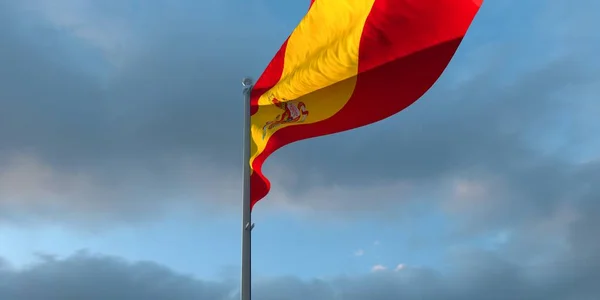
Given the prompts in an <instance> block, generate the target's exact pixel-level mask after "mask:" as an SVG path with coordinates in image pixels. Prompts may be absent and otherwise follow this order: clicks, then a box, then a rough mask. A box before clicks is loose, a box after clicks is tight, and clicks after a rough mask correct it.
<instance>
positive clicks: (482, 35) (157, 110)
mask: <svg viewBox="0 0 600 300" xmlns="http://www.w3.org/2000/svg"><path fill="white" fill-rule="evenodd" d="M307 7H308V1H303V0H297V1H274V0H263V1H259V0H256V1H239V0H221V1H208V0H207V1H189V0H170V1H159V0H156V1H147V2H142V1H135V0H120V1H117V0H108V1H99V0H23V1H19V2H14V3H13V2H10V3H9V2H7V1H4V2H0V39H1V40H3V42H2V43H1V44H2V45H3V46H2V47H0V65H2V66H3V67H2V69H0V79H1V80H0V141H1V142H0V278H10V280H12V281H10V282H11V284H10V285H7V286H6V287H4V288H3V287H2V285H0V296H2V295H5V297H7V298H4V297H0V298H3V299H7V300H12V299H13V298H10V297H12V296H14V295H17V296H14V297H17V298H15V299H19V300H37V299H47V300H54V299H67V298H65V297H67V296H65V295H67V294H68V293H70V294H68V295H79V296H77V297H80V298H79V299H83V298H85V299H93V298H91V297H92V296H90V295H88V294H85V292H81V291H75V288H73V289H74V290H70V289H71V288H72V287H73V286H83V284H84V283H83V281H81V282H80V281H77V280H78V279H77V278H73V276H66V275H65V276H64V278H63V277H60V276H59V275H53V277H52V280H50V279H49V277H48V278H46V277H44V276H48V275H44V274H49V273H48V272H49V271H48V270H53V272H58V273H53V274H80V276H79V277H81V278H94V280H93V281H91V282H87V281H86V282H85V284H89V286H91V287H93V288H92V289H91V290H96V291H99V290H100V289H106V290H111V289H112V290H121V288H119V287H118V286H119V284H120V283H115V282H103V281H102V278H105V277H106V278H123V279H122V280H121V283H122V282H129V281H128V280H130V279H131V278H134V279H131V282H133V283H131V285H130V286H128V287H127V288H125V289H127V290H128V291H130V292H131V293H132V294H130V295H129V296H127V295H125V294H123V295H121V294H114V295H108V296H107V295H104V296H102V293H101V292H96V293H95V294H94V296H96V297H99V299H107V298H106V297H109V298H111V299H115V300H119V299H155V298H156V299H167V298H168V299H176V300H177V299H219V300H221V299H231V298H228V297H233V296H232V295H234V294H235V289H236V284H237V277H238V276H239V275H238V273H239V263H240V230H239V227H240V204H241V198H240V196H241V190H240V188H241V180H240V179H241V178H240V169H241V168H240V166H241V159H240V154H241V153H240V151H239V149H240V143H241V139H240V137H241V133H240V128H241V118H239V116H240V115H241V113H242V103H241V101H242V98H241V94H240V93H241V90H240V86H239V80H240V79H241V78H242V77H243V76H246V75H251V76H254V77H258V76H259V75H260V72H261V71H262V69H263V68H264V67H265V66H266V64H267V63H268V61H269V60H270V58H271V57H272V56H273V54H274V53H275V51H276V50H277V49H278V47H279V45H280V44H281V42H282V41H283V40H284V39H285V38H286V36H287V35H288V34H289V33H290V32H291V30H292V29H293V28H294V26H295V25H296V24H297V22H298V21H299V20H300V19H301V18H302V16H303V15H304V13H305V12H306V8H307ZM598 10H600V7H598V3H596V2H593V1H583V2H579V3H578V5H572V3H571V4H570V3H569V2H568V1H566V0H552V1H537V0H528V1H493V0H488V1H486V2H485V3H484V6H483V7H482V9H481V11H480V13H479V15H478V17H477V18H476V20H475V22H474V23H473V25H472V29H471V30H470V32H469V34H468V36H467V38H466V39H465V41H464V42H463V45H462V46H461V47H460V49H459V51H458V53H457V55H456V56H455V59H454V60H453V61H452V63H451V64H450V66H449V68H448V69H447V70H446V72H445V73H444V75H443V76H442V78H441V79H440V81H439V82H438V83H436V85H435V86H434V88H432V90H431V91H430V92H428V94H427V95H426V96H425V97H424V98H423V99H422V100H420V101H418V102H417V103H416V104H415V105H413V106H411V107H410V108H408V109H407V110H405V111H404V112H402V113H400V114H398V115H396V116H394V117H392V118H390V119H387V120H384V121H382V122H380V123H377V124H374V125H371V126H368V127H364V128H360V129H357V130H354V131H350V132H345V133H341V134H337V135H334V136H329V137H322V138H317V139H312V140H307V141H302V142H299V143H297V144H293V145H290V146H288V147H286V148H284V149H282V150H281V151H279V152H277V153H276V154H275V155H274V156H273V157H272V159H270V160H269V161H268V162H267V164H266V166H265V173H266V174H267V176H269V178H271V179H272V181H273V190H272V192H271V193H270V194H269V196H268V197H267V198H266V199H264V200H263V201H261V202H260V203H259V204H258V205H257V206H256V208H255V212H254V214H253V215H254V220H255V222H256V228H255V230H254V231H253V233H254V240H253V243H254V244H253V251H254V252H253V264H254V265H253V272H254V273H255V278H256V285H257V286H256V293H257V295H262V297H263V298H261V299H266V300H268V299H290V300H293V299H309V298H310V299H316V300H319V299H323V300H329V299H351V300H352V299H373V300H379V299H381V300H386V299H399V298H401V297H406V299H432V300H435V299H475V298H477V297H485V299H492V298H490V297H488V296H485V295H490V294H493V295H497V296H498V297H500V298H498V299H554V298H550V296H549V295H552V296H553V297H557V298H555V299H577V300H586V299H595V298H593V296H597V295H598V293H600V290H598V288H597V287H596V286H594V284H592V283H590V282H592V281H593V278H598V277H597V276H600V257H599V256H598V255H597V253H600V244H598V243H597V242H594V240H595V239H594V238H593V237H594V236H595V235H596V234H597V229H596V228H597V226H598V225H600V224H598V221H597V220H596V219H597V218H595V217H594V215H595V214H596V213H600V207H598V205H597V203H598V198H599V197H600V181H599V179H598V178H600V165H599V164H598V162H599V159H600V156H599V155H598V153H599V150H600V148H599V145H598V143H597V138H596V137H597V136H598V134H600V123H599V122H598V121H597V120H598V115H599V114H600V106H599V105H598V101H597V98H598V94H599V93H600V72H599V71H598V70H600V68H599V67H600V66H599V64H600V60H598V59H597V58H596V53H598V51H599V50H600V39H599V38H598V37H597V34H596V32H595V30H594V29H593V28H595V27H598V25H599V24H597V23H598V21H597V20H596V18H595V16H594V14H593V13H591V12H593V11H598ZM596 249H598V251H596ZM81 250H85V251H86V252H80V251H81ZM40 255H43V256H40ZM45 255H50V256H55V258H54V259H52V258H48V257H47V256H45ZM580 260H584V261H585V263H581V261H580ZM3 261H5V262H6V263H5V264H6V265H8V266H10V267H6V268H5V267H3V263H2V262H3ZM139 261H148V262H152V265H143V264H141V265H140V264H136V263H135V262H139ZM97 264H100V265H103V266H107V267H106V268H101V269H97V268H96V267H94V266H97ZM153 264H158V265H160V266H161V267H160V268H159V267H156V265H153ZM398 266H400V267H398ZM382 267H383V268H382ZM384 269H385V270H384ZM548 270H551V271H548ZM86 272H89V273H86ZM101 272H107V273H101ZM111 272H112V273H111ZM86 274H91V275H86ZM143 274H151V275H152V276H151V277H152V280H150V279H149V280H148V281H143V280H141V281H140V280H139V278H146V277H143V276H142V275H143ZM32 276H36V277H32ZM86 276H87V277H86ZM103 276H105V277H103ZM140 276H142V277H140ZM148 276H150V275H148ZM75 277H78V276H75ZM31 278H37V279H36V280H33V281H32V279H31ZM44 278H45V279H44ZM173 278H177V279H176V282H179V283H180V284H182V285H184V286H185V287H186V288H176V287H178V286H179V285H176V287H173V286H171V285H172V284H173V280H175V279H173ZM7 280H8V279H7ZM81 280H84V279H81ZM85 280H88V279H85ZM90 280H91V279H90ZM7 282H9V281H7ZM32 282H33V283H32ZM27 284H29V285H27ZM44 284H52V285H55V286H56V285H57V286H62V287H63V288H62V289H61V292H53V293H54V294H51V295H50V294H49V295H46V296H47V297H55V298H40V297H43V293H39V292H38V293H37V294H36V293H35V292H29V291H28V292H25V290H24V289H23V287H24V286H27V287H28V288H27V290H32V291H33V290H35V289H38V290H39V291H43V290H44V289H45V285H44ZM161 284H162V285H161ZM151 286H162V287H163V288H161V289H159V290H156V289H155V290H154V291H155V292H154V294H153V296H152V297H155V298H149V297H148V296H144V295H146V294H145V293H146V291H147V290H148V289H149V287H151ZM69 287H71V288H69ZM167 287H168V288H167ZM423 287H430V289H429V290H427V289H424V288H423ZM46 288H47V287H46ZM188 288H189V290H188ZM88 290H89V289H88ZM282 291H283V292H282ZM60 293H67V294H60ZM232 293H233V294H232ZM282 293H283V294H282ZM11 295H12V296H11ZM132 295H133V296H132ZM161 295H163V296H161ZM335 295H338V296H335ZM339 295H345V296H343V298H339V297H342V296H339ZM126 296H127V297H129V298H119V297H126ZM81 297H83V298H81ZM102 297H105V298H102ZM136 297H137V298H136ZM161 297H163V298H161ZM286 297H287V298H286ZM302 297H304V298H302ZM336 297H338V298H336ZM494 299H495V298H494Z"/></svg>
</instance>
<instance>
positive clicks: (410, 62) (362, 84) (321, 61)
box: [249, 0, 482, 207]
mask: <svg viewBox="0 0 600 300" xmlns="http://www.w3.org/2000/svg"><path fill="white" fill-rule="evenodd" d="M481 2H482V0H313V1H312V3H311V6H310V9H309V11H308V13H307V14H306V16H305V17H304V18H303V19H302V21H301V22H300V24H299V25H298V26H297V27H296V29H295V30H294V31H293V32H292V34H291V35H290V36H289V37H288V39H287V40H286V41H285V42H284V44H283V46H281V48H280V49H279V51H278V52H277V54H276V55H275V57H274V58H273V60H272V61H271V62H270V63H269V65H268V66H267V68H266V70H265V71H264V73H263V74H262V75H261V76H260V78H259V79H258V81H257V82H256V84H255V85H254V87H253V88H252V91H251V94H250V110H251V112H250V114H251V117H250V119H251V121H250V122H251V128H250V130H251V133H250V134H251V142H250V143H251V145H250V162H249V163H250V168H251V175H250V201H251V207H253V206H254V204H256V202H258V201H259V200H260V199H262V198H263V197H265V196H266V195H267V193H268V192H269V189H270V183H269V180H267V178H266V177H265V176H264V175H263V174H262V171H261V168H262V165H263V163H264V161H265V160H266V159H267V157H269V155H271V154H272V153H273V152H275V151H276V150H277V149H279V148H281V147H283V146H285V145H287V144H290V143H293V142H296V141H299V140H303V139H307V138H312V137H317V136H322V135H327V134H332V133H337V132H341V131H345V130H350V129H354V128H357V127H361V126H364V125H367V124H371V123H374V122H377V121H380V120H382V119H385V118H387V117H389V116H391V115H393V114H396V113H398V112H399V111H401V110H403V109H404V108H406V107H407V106H409V105H410V104H412V103H413V102H415V101H416V100H417V99H419V98H420V97H421V96H422V95H423V94H425V92H427V90H428V89H429V88H430V87H431V86H432V85H433V84H434V83H435V82H436V80H437V79H438V78H439V76H440V75H441V74H442V72H443V71H444V69H445V68H446V66H447V65H448V63H449V62H450V60H451V59H452V56H453V55H454V53H455V52H456V49H457V48H458V46H459V45H460V42H461V41H462V39H463V37H464V36H465V34H466V32H467V29H468V28H469V26H470V24H471V22H472V20H473V19H474V17H475V14H476V13H477V11H478V10H479V7H480V6H481Z"/></svg>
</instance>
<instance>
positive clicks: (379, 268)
mask: <svg viewBox="0 0 600 300" xmlns="http://www.w3.org/2000/svg"><path fill="white" fill-rule="evenodd" d="M385 270H387V268H386V267H385V266H384V265H374V266H373V267H372V268H371V272H381V271H385Z"/></svg>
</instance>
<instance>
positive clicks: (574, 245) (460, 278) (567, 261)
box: [0, 199, 600, 300]
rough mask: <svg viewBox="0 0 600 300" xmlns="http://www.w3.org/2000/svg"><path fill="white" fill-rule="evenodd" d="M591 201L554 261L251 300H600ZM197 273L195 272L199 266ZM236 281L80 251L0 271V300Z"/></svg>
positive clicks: (226, 290)
mask: <svg viewBox="0 0 600 300" xmlns="http://www.w3.org/2000/svg"><path fill="white" fill-rule="evenodd" d="M596 200H597V199H589V201H586V205H589V208H590V209H589V210H588V212H587V213H585V214H584V215H583V216H582V218H581V219H580V220H579V221H577V222H575V223H574V224H573V225H572V226H571V227H570V232H569V234H568V235H569V236H570V242H569V244H570V247H569V248H568V249H567V250H565V252H564V253H563V254H562V255H561V256H560V257H559V258H556V257H555V258H553V259H552V260H548V261H544V262H538V263H535V264H527V265H522V264H516V263H513V262H511V261H510V260H505V259H504V258H503V257H502V256H501V255H500V254H499V253H498V252H485V251H481V250H478V251H471V250H461V251H456V252H454V253H453V254H452V255H450V256H449V257H448V258H447V259H448V264H447V265H448V266H449V267H448V266H447V267H446V271H444V272H440V271H438V270H435V269H429V268H416V267H411V266H407V267H406V268H404V269H402V270H401V271H399V272H394V271H381V272H375V273H371V274H368V275H363V276H338V277H332V278H320V279H316V278H315V279H311V280H301V279H298V278H296V277H278V278H260V277H256V278H255V286H254V290H253V293H254V297H255V298H256V299H264V300H296V299H298V300H300V299H314V300H365V299H373V300H392V299H421V300H442V299H444V300H448V299H449V300H459V299H498V300H500V299H502V300H512V299H514V300H517V299H531V300H537V299H539V300H542V299H544V300H554V299H556V300H593V299H596V298H597V296H598V294H600V289H599V287H598V285H597V284H596V283H597V280H598V279H600V263H599V261H600V260H598V259H597V258H598V253H600V251H597V250H598V249H599V248H598V246H600V243H598V241H597V239H595V238H594V237H595V232H594V231H595V230H593V228H597V226H599V225H600V223H598V222H599V221H598V218H596V216H597V214H598V213H600V207H599V206H598V201H596ZM198 267H201V266H198ZM236 287H237V280H231V279H226V280H221V281H205V280H200V279H197V278H194V277H193V276H189V275H186V274H179V273H177V272H175V271H173V270H170V269H168V268H166V267H164V266H161V265H159V264H156V263H153V262H137V263H131V262H128V261H126V260H123V259H121V258H118V257H108V256H102V255H92V254H89V253H87V252H85V251H83V252H79V253H76V254H74V255H72V256H70V257H67V258H64V259H60V258H55V257H52V256H40V258H39V262H38V263H36V264H33V265H30V266H28V267H25V268H22V269H14V268H11V267H10V266H9V265H7V264H3V265H2V264H0V298H2V299H6V300H69V299H90V300H93V299H114V300H120V299H123V300H125V299H127V300H136V299H173V300H180V299H181V300H187V299H190V300H191V299H203V300H234V299H238V295H237V293H236Z"/></svg>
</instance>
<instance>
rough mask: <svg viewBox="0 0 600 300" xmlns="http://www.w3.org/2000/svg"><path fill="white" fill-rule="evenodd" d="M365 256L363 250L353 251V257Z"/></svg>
mask: <svg viewBox="0 0 600 300" xmlns="http://www.w3.org/2000/svg"><path fill="white" fill-rule="evenodd" d="M363 255H365V250H363V249H358V250H356V251H354V256H363Z"/></svg>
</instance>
